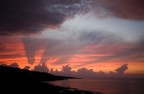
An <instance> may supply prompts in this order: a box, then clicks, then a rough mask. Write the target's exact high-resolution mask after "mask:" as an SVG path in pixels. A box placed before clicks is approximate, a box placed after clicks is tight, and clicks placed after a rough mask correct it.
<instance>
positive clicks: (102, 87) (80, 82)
mask: <svg viewBox="0 0 144 94" xmlns="http://www.w3.org/2000/svg"><path fill="white" fill-rule="evenodd" d="M50 83H51V84H54V85H58V86H63V87H70V88H77V89H80V90H86V91H91V92H103V93H104V94H144V80H143V79H69V80H63V81H55V82H50Z"/></svg>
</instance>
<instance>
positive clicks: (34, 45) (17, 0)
mask: <svg viewBox="0 0 144 94" xmlns="http://www.w3.org/2000/svg"><path fill="white" fill-rule="evenodd" d="M12 63H18V64H19V66H20V68H23V67H24V66H27V65H29V66H31V67H32V68H33V67H34V66H35V65H37V64H40V63H46V64H47V66H48V68H54V69H58V70H60V69H61V67H62V66H64V65H67V64H70V66H71V67H72V68H73V70H77V69H78V68H82V67H86V68H88V69H94V71H100V70H102V71H104V72H109V71H114V70H115V69H116V68H117V67H119V66H120V65H123V64H128V70H127V71H126V72H127V73H142V74H144V1H143V0H139V1H138V0H1V1H0V64H8V65H9V64H12Z"/></svg>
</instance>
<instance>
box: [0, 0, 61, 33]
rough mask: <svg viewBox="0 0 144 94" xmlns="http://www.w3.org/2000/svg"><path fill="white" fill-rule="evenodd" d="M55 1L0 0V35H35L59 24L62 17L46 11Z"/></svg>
mask: <svg viewBox="0 0 144 94" xmlns="http://www.w3.org/2000/svg"><path fill="white" fill-rule="evenodd" d="M55 3H58V1H57V0H54V1H53V0H28V1H26V0H1V1H0V31H1V32H0V35H9V34H15V33H18V34H19V33H26V34H27V33H28V34H29V33H35V32H38V31H40V30H42V29H44V28H46V27H48V26H49V25H57V24H60V23H61V22H62V21H63V20H64V15H62V14H60V13H54V12H50V11H48V7H49V6H51V5H53V4H55Z"/></svg>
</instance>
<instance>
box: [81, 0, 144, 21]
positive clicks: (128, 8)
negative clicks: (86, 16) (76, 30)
mask: <svg viewBox="0 0 144 94" xmlns="http://www.w3.org/2000/svg"><path fill="white" fill-rule="evenodd" d="M83 1H88V0H83ZM90 1H93V2H95V3H93V4H94V6H95V7H98V8H99V10H97V9H96V10H97V12H99V13H101V12H102V11H109V13H110V14H112V15H113V16H116V17H120V18H128V19H144V11H143V10H144V1H143V0H139V1H138V0H90ZM102 14H103V12H102ZM104 14H105V13H104ZM106 15H107V14H106Z"/></svg>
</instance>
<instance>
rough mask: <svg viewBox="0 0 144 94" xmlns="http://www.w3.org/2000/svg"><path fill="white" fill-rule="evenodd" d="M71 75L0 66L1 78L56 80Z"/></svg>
mask: <svg viewBox="0 0 144 94" xmlns="http://www.w3.org/2000/svg"><path fill="white" fill-rule="evenodd" d="M68 78H71V77H63V76H55V75H52V74H49V73H42V72H35V71H29V70H23V69H18V68H12V67H6V66H0V80H8V81H10V80H13V81H15V80H16V81H55V80H64V79H68Z"/></svg>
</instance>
